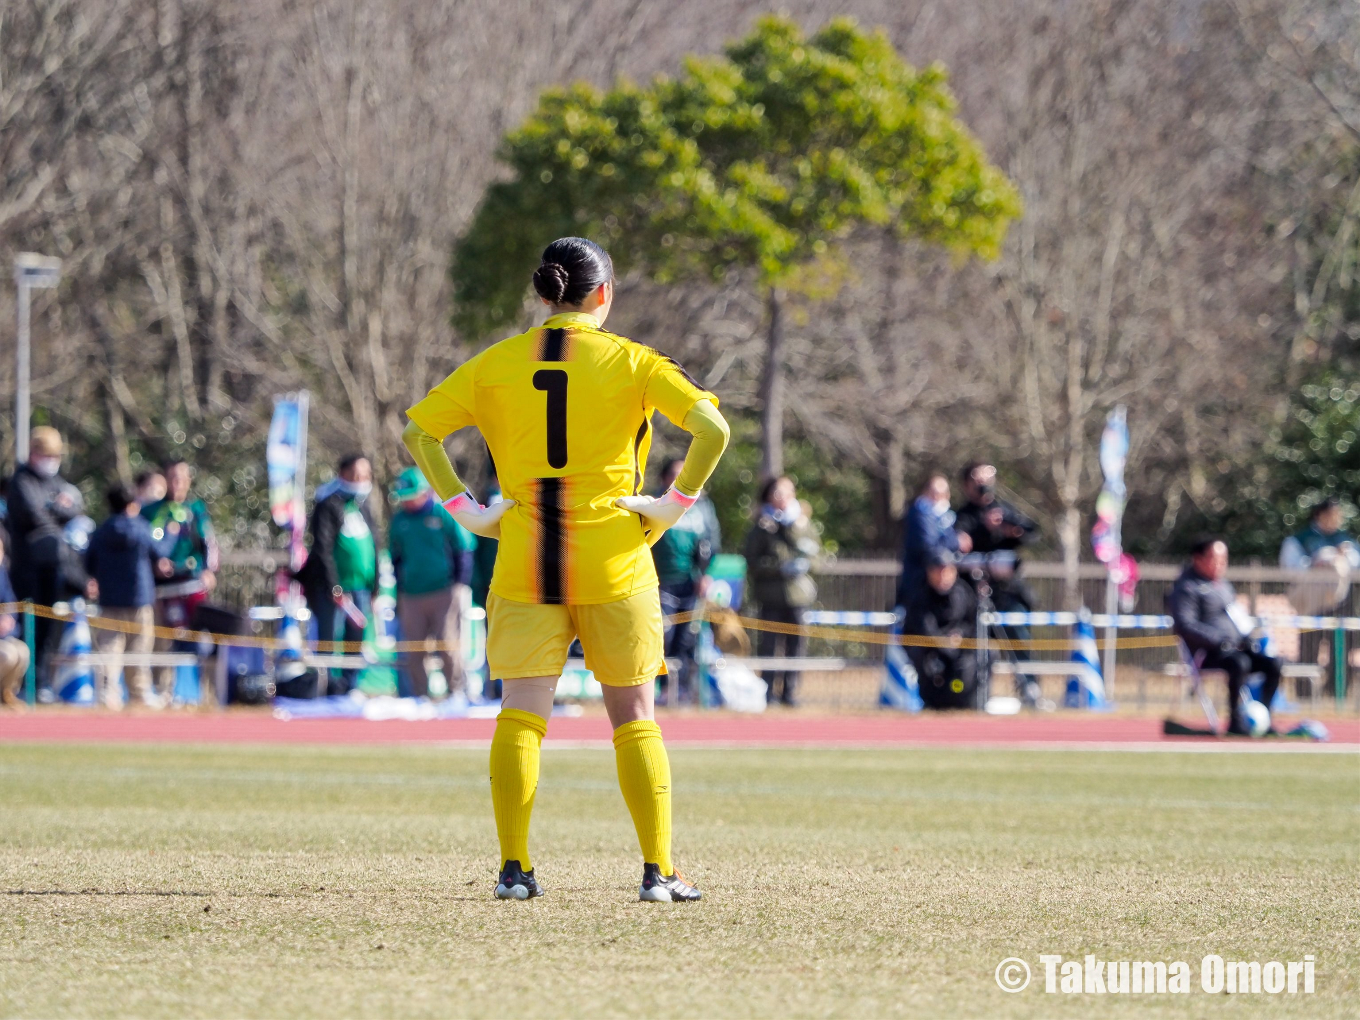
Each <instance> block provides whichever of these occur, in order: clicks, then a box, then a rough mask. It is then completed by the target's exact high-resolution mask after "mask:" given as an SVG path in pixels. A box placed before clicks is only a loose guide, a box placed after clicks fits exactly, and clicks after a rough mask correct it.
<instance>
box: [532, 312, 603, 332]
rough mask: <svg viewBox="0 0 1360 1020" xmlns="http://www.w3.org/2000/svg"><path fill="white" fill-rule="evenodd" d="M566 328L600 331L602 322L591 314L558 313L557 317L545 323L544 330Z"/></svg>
mask: <svg viewBox="0 0 1360 1020" xmlns="http://www.w3.org/2000/svg"><path fill="white" fill-rule="evenodd" d="M566 326H585V327H587V328H589V329H599V328H600V320H599V319H597V318H595V316H593V315H591V314H590V313H589V312H558V313H557V314H556V315H550V316H548V321H547V322H545V323H543V328H544V329H562V328H564V327H566Z"/></svg>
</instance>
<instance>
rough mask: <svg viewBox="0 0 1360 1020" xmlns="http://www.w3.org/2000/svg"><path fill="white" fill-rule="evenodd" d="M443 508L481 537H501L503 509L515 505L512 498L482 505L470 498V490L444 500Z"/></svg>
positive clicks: (505, 509)
mask: <svg viewBox="0 0 1360 1020" xmlns="http://www.w3.org/2000/svg"><path fill="white" fill-rule="evenodd" d="M443 505H444V509H445V510H447V511H448V512H449V516H450V517H452V518H453V519H454V520H455V521H457V522H458V523H459V524H461V525H462V526H463V527H465V528H467V529H468V531H470V532H472V533H473V534H474V535H477V536H479V537H481V538H500V537H501V518H502V517H503V516H505V511H507V510H509V509H510V508H511V507H512V506H514V505H515V501H514V500H513V499H503V500H501V501H500V502H499V503H492V504H491V505H490V506H482V505H481V504H480V503H478V502H477V501H476V500H475V499H473V498H472V493H470V492H460V493H459V494H458V495H456V496H453V497H452V498H450V499H446V500H444V504H443Z"/></svg>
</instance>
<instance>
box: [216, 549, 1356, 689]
mask: <svg viewBox="0 0 1360 1020" xmlns="http://www.w3.org/2000/svg"><path fill="white" fill-rule="evenodd" d="M286 555H287V553H286V551H285V550H260V551H235V552H232V553H227V554H224V556H223V562H222V567H221V570H220V571H219V574H218V588H217V592H216V593H215V596H214V598H215V600H216V601H218V602H221V603H223V604H225V605H228V606H232V607H234V608H236V609H245V608H248V607H250V606H252V605H262V604H269V603H272V601H273V598H274V573H275V571H276V570H277V569H278V568H279V567H280V566H281V565H282V564H283V563H285V562H286ZM1140 569H1141V572H1142V580H1141V581H1140V583H1139V585H1138V592H1137V603H1136V605H1135V606H1133V607H1132V610H1131V611H1132V612H1133V613H1137V614H1161V613H1163V612H1165V604H1166V595H1167V592H1168V591H1169V590H1170V588H1171V585H1172V583H1173V582H1174V581H1175V579H1176V577H1177V576H1178V575H1179V573H1180V570H1181V565H1180V564H1176V563H1143V564H1140ZM898 573H899V566H898V563H897V561H896V560H895V559H892V558H889V557H888V556H885V555H882V556H877V557H866V558H862V559H853V558H846V559H835V560H827V561H823V562H821V563H819V564H818V565H817V567H816V569H815V571H814V580H815V581H816V583H817V590H818V598H817V608H818V609H822V610H841V611H869V612H876V611H882V610H885V609H890V608H891V607H892V604H893V600H894V599H893V596H894V593H895V591H896V587H897V577H898ZM1022 576H1023V577H1024V580H1025V582H1026V584H1027V585H1028V586H1029V589H1030V591H1031V593H1032V594H1033V597H1034V605H1033V608H1034V610H1035V611H1036V612H1056V611H1060V610H1062V609H1065V608H1069V607H1067V606H1064V605H1063V598H1062V593H1063V587H1064V568H1063V565H1062V564H1061V563H1053V562H1034V563H1026V564H1025V565H1024V569H1023V573H1022ZM1302 576H1304V575H1301V574H1299V573H1298V572H1290V571H1284V570H1279V569H1277V568H1273V567H1265V566H1261V565H1259V564H1249V565H1245V566H1237V567H1232V568H1230V569H1229V572H1228V579H1229V580H1230V581H1231V582H1232V583H1233V584H1234V585H1235V586H1236V588H1237V591H1238V594H1239V595H1241V596H1243V597H1244V598H1245V599H1246V601H1247V605H1248V608H1249V609H1250V611H1251V612H1252V613H1253V615H1285V614H1290V613H1292V612H1293V610H1292V609H1291V608H1289V603H1288V598H1287V592H1288V591H1289V589H1290V587H1291V585H1293V584H1294V583H1296V582H1297V581H1298V580H1300V578H1301V577H1302ZM1078 587H1079V591H1080V596H1081V601H1082V602H1083V603H1084V604H1085V605H1087V606H1089V607H1091V608H1092V609H1093V610H1097V611H1098V610H1099V609H1100V608H1102V607H1103V606H1104V603H1105V569H1104V567H1102V566H1100V565H1099V564H1089V563H1088V564H1082V565H1081V566H1080V568H1079V571H1078ZM1336 614H1337V615H1346V616H1360V585H1357V586H1354V587H1353V588H1352V590H1351V591H1350V594H1349V595H1348V597H1347V599H1346V601H1345V602H1344V603H1343V604H1342V605H1341V606H1339V607H1337V609H1336ZM856 631H858V632H860V633H863V632H865V631H868V632H871V633H877V634H886V633H887V629H886V628H884V627H854V628H846V630H845V634H844V635H842V634H841V633H840V632H839V631H837V632H835V636H824V635H822V634H818V635H814V636H812V637H810V638H809V640H808V645H807V654H808V655H809V656H835V657H839V658H842V659H845V660H847V664H848V668H847V669H846V670H844V671H843V672H840V673H823V674H813V673H809V674H806V675H805V676H804V680H803V690H804V700H805V701H807V702H809V703H813V704H818V705H823V706H825V707H829V708H847V709H849V708H862V707H865V706H866V705H870V704H873V703H874V701H875V699H876V696H877V690H878V684H879V681H880V678H881V673H882V668H881V664H882V662H883V655H884V645H883V644H881V643H878V642H874V641H864V640H854V639H853V637H852V634H853V633H854V632H856ZM1135 633H1137V634H1142V635H1146V634H1149V633H1155V632H1150V631H1138V632H1134V631H1121V634H1122V635H1124V636H1132V635H1133V634H1135ZM748 636H749V638H750V639H751V644H752V647H753V648H754V647H756V646H757V645H758V641H759V635H758V634H757V633H755V632H748ZM1031 636H1032V637H1033V638H1036V639H1041V640H1042V639H1065V638H1068V637H1070V634H1069V629H1068V628H1066V627H1034V628H1032V631H1031ZM1101 636H1102V637H1103V634H1102V635H1101ZM1284 637H1285V640H1284V641H1283V647H1281V652H1282V654H1283V655H1284V656H1285V658H1287V659H1289V660H1291V661H1294V662H1306V663H1320V664H1321V666H1322V678H1321V683H1320V685H1319V688H1320V689H1321V690H1322V691H1323V692H1330V691H1331V690H1332V687H1333V684H1332V678H1333V673H1334V667H1333V665H1332V662H1333V648H1334V644H1333V635H1332V634H1331V633H1329V632H1312V633H1309V632H1304V633H1302V634H1297V633H1295V634H1288V635H1284ZM1068 654H1069V653H1068V652H1067V651H1064V650H1046V651H1037V652H1035V653H1034V657H1035V658H1040V659H1066V658H1067V657H1068ZM1178 661H1179V656H1178V654H1177V650H1176V648H1175V647H1174V646H1169V645H1168V646H1163V647H1133V648H1121V649H1119V651H1118V663H1117V669H1116V675H1115V677H1114V685H1113V686H1114V688H1115V691H1116V696H1117V697H1118V698H1119V700H1120V701H1121V702H1124V703H1128V702H1131V701H1132V702H1134V703H1139V704H1156V703H1158V702H1159V701H1163V700H1170V701H1175V700H1177V698H1178V697H1179V693H1180V690H1181V680H1180V678H1179V677H1178V676H1176V675H1175V672H1176V664H1177V663H1178ZM1344 661H1345V663H1346V666H1345V668H1346V672H1347V674H1348V675H1347V677H1346V685H1345V686H1346V690H1347V691H1348V692H1353V691H1356V690H1357V687H1360V683H1358V682H1357V681H1360V634H1357V633H1353V632H1352V633H1347V634H1346V635H1345V644H1344ZM1044 683H1045V684H1046V685H1047V686H1048V687H1052V688H1053V689H1052V690H1046V693H1047V694H1049V696H1054V695H1057V697H1055V700H1059V699H1060V697H1061V685H1062V683H1063V681H1062V680H1061V678H1057V679H1052V678H1050V679H1049V680H1046V681H1044ZM1310 693H1311V692H1310Z"/></svg>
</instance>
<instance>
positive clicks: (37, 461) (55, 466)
mask: <svg viewBox="0 0 1360 1020" xmlns="http://www.w3.org/2000/svg"><path fill="white" fill-rule="evenodd" d="M28 466H29V467H31V468H32V469H33V473H34V474H36V475H37V476H38V477H39V478H55V477H57V472H58V471H60V470H61V458H60V457H33V458H30V460H29V462H28Z"/></svg>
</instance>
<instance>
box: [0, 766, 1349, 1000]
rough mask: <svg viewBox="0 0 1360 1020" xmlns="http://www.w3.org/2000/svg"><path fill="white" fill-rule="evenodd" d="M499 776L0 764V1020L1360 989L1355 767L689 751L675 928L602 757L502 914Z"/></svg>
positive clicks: (552, 814) (547, 801) (680, 769)
mask: <svg viewBox="0 0 1360 1020" xmlns="http://www.w3.org/2000/svg"><path fill="white" fill-rule="evenodd" d="M484 759H485V755H484V754H483V753H481V752H470V751H462V750H445V749H438V748H401V749H394V748H312V747H306V748H301V747H300V748H278V747H270V748H258V747H225V748H224V747H211V748H202V749H193V748H183V747H151V746H147V747H128V746H46V747H44V746H10V747H6V748H0V782H2V783H3V784H4V789H5V793H4V795H3V800H0V804H3V807H0V1013H3V1014H5V1015H14V1016H271V1017H272V1016H450V1015H452V1016H582V1015H588V1016H597V1015H612V1016H658V1015H660V1016H667V1015H676V1016H789V1015H792V1016H941V1015H950V1016H956V1015H971V1016H977V1015H988V1016H1074V1017H1075V1016H1088V1015H1092V1014H1094V1013H1098V1014H1101V1015H1146V1016H1168V1015H1170V1016H1187V1017H1189V1016H1196V1017H1203V1016H1217V1015H1223V1016H1233V1017H1236V1016H1248V1015H1256V1014H1269V1015H1272V1016H1275V1015H1297V1016H1304V1015H1307V1016H1310V1017H1320V1016H1321V1017H1326V1016H1345V1015H1354V1003H1355V1002H1356V1001H1357V996H1358V995H1360V988H1358V987H1357V976H1356V975H1357V967H1358V966H1360V950H1358V949H1357V946H1358V945H1360V938H1357V936H1358V935H1360V931H1358V930H1357V929H1358V928H1360V922H1358V921H1357V918H1358V917H1360V909H1357V908H1360V902H1358V901H1357V892H1356V875H1357V870H1358V869H1357V864H1360V838H1357V837H1360V824H1358V823H1360V811H1358V809H1360V794H1358V793H1357V790H1360V761H1358V760H1357V759H1356V758H1355V757H1353V756H1335V755H1325V756H1312V755H1250V754H1214V755H1205V754H1155V755H1154V754H1117V753H1076V752H1038V751H1034V752H1001V751H997V752H980V751H973V750H968V751H964V750H931V751H919V750H913V751H876V752H866V751H855V752H828V751H816V752H807V751H721V752H718V751H689V750H679V751H675V752H673V761H674V770H675V775H676V784H677V788H678V801H677V815H678V817H677V829H678V850H679V862H680V865H681V867H682V868H683V869H684V870H685V871H686V872H687V873H688V874H689V875H690V876H691V877H693V878H695V879H696V880H697V881H698V882H699V884H700V885H701V887H702V888H703V889H704V891H705V896H706V899H705V901H704V902H703V903H701V904H698V905H692V906H691V905H685V906H682V905H673V906H659V905H651V904H640V903H638V902H636V883H637V880H638V877H639V873H640V868H639V865H638V862H637V857H636V845H635V840H634V836H633V834H632V830H631V826H630V825H629V823H628V820H627V814H626V811H625V809H624V806H623V802H622V799H621V797H620V796H619V793H618V790H617V788H616V785H615V780H614V775H613V755H611V754H608V753H605V752H598V751H549V752H547V753H545V755H544V778H543V783H542V786H541V788H540V791H539V798H538V812H537V815H536V817H535V831H534V848H535V855H536V859H535V864H536V866H537V867H538V869H539V874H540V876H541V878H542V880H543V881H544V883H545V884H546V885H547V887H548V889H549V895H548V896H547V897H545V898H544V899H543V900H540V901H535V902H531V903H527V904H521V903H499V902H496V901H494V900H492V899H491V896H490V890H491V886H492V884H493V882H494V872H495V865H496V863H497V862H496V861H495V859H494V858H495V838H494V832H493V830H492V825H491V818H490V814H491V812H490V802H489V795H488V793H487V790H486V778H485V776H486V768H485V760H484ZM1045 952H1056V953H1062V954H1063V955H1064V956H1066V957H1068V958H1073V957H1080V956H1081V955H1082V954H1084V953H1095V954H1097V955H1098V956H1101V957H1103V958H1105V959H1135V960H1136V959H1148V960H1180V959H1184V960H1188V961H1190V962H1191V963H1192V968H1193V969H1194V971H1195V973H1196V980H1195V982H1194V989H1195V990H1194V992H1193V993H1192V994H1190V995H1183V996H1146V997H1133V996H1119V997H1108V996H1107V997H1104V998H1103V999H1101V1000H1095V999H1093V998H1091V997H1088V996H1085V995H1077V996H1049V995H1045V994H1043V993H1042V992H1041V991H1040V990H1039V988H1038V987H1037V985H1036V986H1032V987H1031V988H1029V989H1028V990H1027V991H1025V992H1024V993H1021V994H1019V995H1006V994H1004V993H1002V992H1001V991H999V990H998V989H997V987H996V985H995V983H994V981H993V976H992V975H993V970H994V968H995V967H996V964H997V963H998V962H999V961H1000V960H1001V959H1002V958H1003V957H1007V956H1019V957H1022V958H1025V959H1028V960H1029V961H1030V962H1031V965H1032V966H1035V968H1036V971H1037V969H1038V968H1037V957H1038V955H1039V954H1040V953H1045ZM1209 952H1216V953H1219V954H1221V955H1223V956H1225V957H1227V958H1230V959H1232V958H1236V959H1247V960H1250V959H1260V960H1270V959H1301V958H1302V956H1303V954H1305V953H1313V954H1315V955H1316V957H1317V972H1318V992H1317V993H1316V994H1315V995H1313V996H1308V997H1304V996H1287V995H1282V996H1231V997H1230V996H1226V995H1219V996H1210V995H1207V994H1205V993H1203V992H1201V991H1199V986H1198V977H1197V974H1198V962H1199V960H1200V958H1201V957H1202V956H1203V955H1204V954H1206V953H1209ZM1348 1002H1349V1003H1350V1004H1351V1005H1349V1006H1347V1005H1346V1003H1348Z"/></svg>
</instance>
